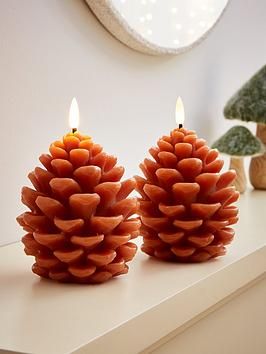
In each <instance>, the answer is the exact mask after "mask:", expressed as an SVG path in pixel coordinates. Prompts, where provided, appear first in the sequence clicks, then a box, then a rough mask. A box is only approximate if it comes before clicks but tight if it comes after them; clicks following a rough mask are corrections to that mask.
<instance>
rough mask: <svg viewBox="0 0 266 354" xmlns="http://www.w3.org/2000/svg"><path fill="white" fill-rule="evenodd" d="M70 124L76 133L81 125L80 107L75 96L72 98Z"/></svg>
mask: <svg viewBox="0 0 266 354" xmlns="http://www.w3.org/2000/svg"><path fill="white" fill-rule="evenodd" d="M69 125H70V128H71V131H72V134H74V133H75V132H76V131H77V130H78V126H79V107H78V102H77V100H76V98H75V97H74V98H73V99H72V102H71V105H70V109H69Z"/></svg>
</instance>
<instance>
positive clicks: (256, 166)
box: [249, 154, 266, 189]
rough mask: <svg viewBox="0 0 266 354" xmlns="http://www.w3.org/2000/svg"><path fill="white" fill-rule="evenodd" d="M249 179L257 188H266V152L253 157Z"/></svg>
mask: <svg viewBox="0 0 266 354" xmlns="http://www.w3.org/2000/svg"><path fill="white" fill-rule="evenodd" d="M249 179H250V183H251V184H252V186H253V187H254V188H255V189H266V154H264V155H262V156H258V157H253V158H252V159H251V162H250V166H249Z"/></svg>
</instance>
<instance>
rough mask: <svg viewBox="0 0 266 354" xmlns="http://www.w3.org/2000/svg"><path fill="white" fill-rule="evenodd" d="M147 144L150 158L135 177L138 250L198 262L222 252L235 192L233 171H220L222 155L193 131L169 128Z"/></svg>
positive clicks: (227, 240)
mask: <svg viewBox="0 0 266 354" xmlns="http://www.w3.org/2000/svg"><path fill="white" fill-rule="evenodd" d="M157 145H158V147H154V148H151V149H150V150H149V152H150V154H151V155H152V157H153V159H154V160H151V159H145V160H144V162H143V163H142V164H141V165H140V168H141V170H142V172H143V173H144V175H145V178H142V177H138V176H137V177H136V180H137V190H138V192H139V193H140V194H141V198H140V199H139V202H140V207H139V214H140V218H141V221H142V226H141V234H142V235H143V241H144V242H143V245H142V251H143V252H145V253H147V254H148V255H150V256H154V257H157V258H160V259H162V260H169V261H178V262H202V261H206V260H208V259H210V258H214V257H218V256H221V255H224V254H225V251H226V249H225V245H227V244H228V243H230V242H231V241H232V239H233V237H234V230H233V229H232V228H231V227H230V226H231V225H232V224H234V223H236V222H237V214H238V209H237V207H236V206H232V205H231V204H232V203H233V202H235V201H236V200H237V199H238V196H239V193H238V192H236V191H235V187H233V186H231V183H232V181H233V180H234V178H235V176H236V173H235V171H233V170H231V171H227V172H225V173H222V174H220V173H219V172H220V170H221V168H222V166H223V161H222V160H220V159H219V158H218V152H217V150H213V149H210V148H209V147H208V146H207V145H206V142H205V140H203V139H199V138H198V137H197V135H196V134H195V132H194V131H189V130H186V129H184V128H180V129H174V130H173V131H172V132H171V134H170V136H163V137H162V138H161V139H160V140H159V141H158V143H157Z"/></svg>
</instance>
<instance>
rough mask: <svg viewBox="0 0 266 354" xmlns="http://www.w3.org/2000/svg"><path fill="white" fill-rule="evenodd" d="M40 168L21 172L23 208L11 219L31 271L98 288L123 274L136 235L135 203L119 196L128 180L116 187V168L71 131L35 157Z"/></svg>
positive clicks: (110, 159)
mask: <svg viewBox="0 0 266 354" xmlns="http://www.w3.org/2000/svg"><path fill="white" fill-rule="evenodd" d="M40 161H41V163H42V164H43V166H44V168H41V167H36V168H35V170H34V171H33V172H31V173H30V174H29V176H28V177H29V179H30V181H31V182H32V184H33V186H34V189H32V188H29V187H23V189H22V202H23V203H24V204H25V205H26V206H27V207H29V209H30V211H28V212H25V213H23V214H22V215H20V216H19V217H18V218H17V221H18V223H19V224H20V225H21V226H22V227H23V229H24V230H25V231H26V232H27V234H26V235H25V236H24V237H23V238H22V242H23V244H24V245H25V253H26V254H27V255H31V256H34V257H35V263H34V265H33V267H32V271H33V272H34V273H36V274H37V275H39V276H41V277H45V278H50V279H53V280H57V281H62V282H77V283H100V282H104V281H106V280H108V279H110V278H112V277H114V276H118V275H120V274H125V273H127V271H128V266H127V264H126V263H127V262H129V261H130V260H132V258H133V257H134V255H135V253H136V250H137V247H136V245H135V244H134V243H132V242H129V241H130V240H131V239H133V238H135V237H137V236H138V235H139V227H140V221H139V220H138V219H137V218H134V217H131V216H132V215H133V214H135V213H136V211H137V208H138V202H137V200H136V198H127V196H128V195H129V194H130V193H131V192H132V190H133V189H134V188H135V184H136V183H135V180H134V179H128V180H125V181H122V182H121V178H122V175H123V173H124V168H123V167H121V166H117V165H116V162H117V159H116V158H115V157H114V156H111V155H108V154H106V153H105V152H103V149H102V147H101V146H100V145H99V144H95V143H94V142H93V141H92V139H91V138H90V137H88V136H85V135H82V134H81V133H79V132H78V131H75V132H74V133H69V134H67V135H65V136H64V137H63V140H62V141H56V142H54V143H53V144H51V146H50V154H43V155H41V156H40Z"/></svg>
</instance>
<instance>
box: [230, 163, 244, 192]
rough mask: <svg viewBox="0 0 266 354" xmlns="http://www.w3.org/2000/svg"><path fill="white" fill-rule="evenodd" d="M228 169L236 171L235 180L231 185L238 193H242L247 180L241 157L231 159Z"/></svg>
mask: <svg viewBox="0 0 266 354" xmlns="http://www.w3.org/2000/svg"><path fill="white" fill-rule="evenodd" d="M230 169H233V170H235V171H236V179H235V180H234V182H233V185H234V186H235V187H236V190H237V191H238V192H240V193H244V192H245V190H246V188H247V179H246V173H245V168H244V163H243V157H239V158H235V157H231V159H230Z"/></svg>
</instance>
